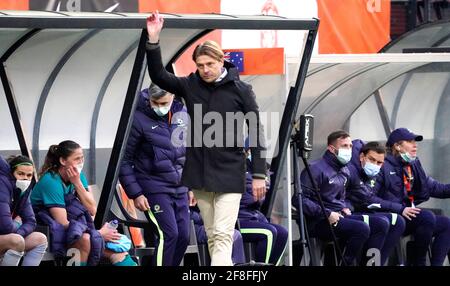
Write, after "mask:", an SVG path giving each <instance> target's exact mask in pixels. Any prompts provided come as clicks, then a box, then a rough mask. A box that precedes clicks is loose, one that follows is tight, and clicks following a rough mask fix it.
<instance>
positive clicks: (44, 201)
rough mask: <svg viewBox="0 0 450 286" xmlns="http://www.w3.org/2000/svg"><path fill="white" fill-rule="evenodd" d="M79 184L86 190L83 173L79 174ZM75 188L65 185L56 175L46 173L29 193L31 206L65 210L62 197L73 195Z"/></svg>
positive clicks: (86, 183) (70, 184) (86, 184)
mask: <svg viewBox="0 0 450 286" xmlns="http://www.w3.org/2000/svg"><path fill="white" fill-rule="evenodd" d="M80 179H81V183H82V184H83V186H84V188H85V189H86V190H87V189H88V182H87V180H86V177H85V175H84V174H83V172H81V174H80ZM74 192H75V186H74V185H73V184H72V183H69V184H65V183H64V182H63V180H62V178H61V176H60V175H59V174H58V173H53V172H50V171H49V172H46V173H45V174H44V175H43V176H42V177H41V179H40V180H39V182H38V183H37V184H36V186H34V188H33V191H32V192H31V196H30V199H31V204H32V205H36V206H45V207H47V208H52V207H60V208H65V207H66V203H65V201H64V195H67V194H73V193H74Z"/></svg>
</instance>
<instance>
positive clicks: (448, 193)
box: [374, 154, 450, 212]
mask: <svg viewBox="0 0 450 286" xmlns="http://www.w3.org/2000/svg"><path fill="white" fill-rule="evenodd" d="M405 165H406V163H404V162H403V160H402V159H401V157H399V156H397V157H394V156H393V155H390V154H389V155H387V156H386V160H385V161H384V165H383V167H382V168H381V171H380V175H379V176H378V178H377V181H376V184H375V187H374V189H375V192H377V194H378V196H380V197H381V198H383V199H385V200H389V201H392V202H396V203H398V204H401V205H402V206H403V208H402V210H401V211H403V209H404V208H405V207H407V206H410V202H409V199H408V196H407V194H406V189H405V186H404V183H403V173H404V167H405ZM411 171H412V176H413V178H414V179H413V186H412V190H411V191H412V195H413V197H414V204H415V205H416V206H417V205H419V204H420V203H423V202H425V201H427V200H428V199H429V198H430V197H435V198H448V197H450V184H441V183H439V182H437V181H436V180H435V179H433V178H432V177H430V176H428V175H427V174H426V173H425V171H424V169H423V167H422V164H421V163H420V160H419V159H418V158H417V159H416V160H414V161H413V162H412V163H411ZM401 211H400V212H401Z"/></svg>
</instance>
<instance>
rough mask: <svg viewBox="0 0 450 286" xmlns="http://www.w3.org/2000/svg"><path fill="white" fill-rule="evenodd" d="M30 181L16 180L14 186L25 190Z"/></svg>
mask: <svg viewBox="0 0 450 286" xmlns="http://www.w3.org/2000/svg"><path fill="white" fill-rule="evenodd" d="M30 184H31V181H28V180H16V187H17V188H18V189H20V190H21V191H22V192H25V191H26V190H27V189H28V187H29V186H30Z"/></svg>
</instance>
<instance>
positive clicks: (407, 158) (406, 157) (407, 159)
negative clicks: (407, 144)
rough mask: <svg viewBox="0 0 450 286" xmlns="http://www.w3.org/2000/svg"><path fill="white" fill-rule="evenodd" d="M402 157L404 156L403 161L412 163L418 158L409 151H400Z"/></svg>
mask: <svg viewBox="0 0 450 286" xmlns="http://www.w3.org/2000/svg"><path fill="white" fill-rule="evenodd" d="M400 157H402V159H403V161H405V162H406V163H411V162H412V161H414V160H416V157H414V156H412V155H411V154H409V153H408V152H405V153H400Z"/></svg>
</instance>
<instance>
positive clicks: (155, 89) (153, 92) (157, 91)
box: [148, 83, 167, 100]
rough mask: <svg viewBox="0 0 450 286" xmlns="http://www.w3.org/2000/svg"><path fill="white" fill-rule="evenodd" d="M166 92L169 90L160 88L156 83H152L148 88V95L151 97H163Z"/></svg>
mask: <svg viewBox="0 0 450 286" xmlns="http://www.w3.org/2000/svg"><path fill="white" fill-rule="evenodd" d="M166 94H167V91H165V90H164V89H162V88H160V87H159V86H157V85H156V84H154V83H152V84H150V87H149V88H148V95H149V97H150V98H153V99H156V100H158V99H160V98H161V97H163V96H165V95H166Z"/></svg>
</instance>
